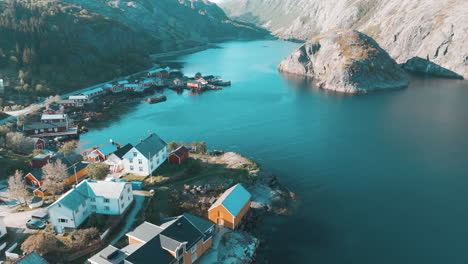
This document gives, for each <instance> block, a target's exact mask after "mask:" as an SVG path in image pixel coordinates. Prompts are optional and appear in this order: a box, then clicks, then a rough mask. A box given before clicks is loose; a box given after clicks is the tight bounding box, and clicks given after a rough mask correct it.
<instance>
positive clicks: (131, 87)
mask: <svg viewBox="0 0 468 264" xmlns="http://www.w3.org/2000/svg"><path fill="white" fill-rule="evenodd" d="M139 87H140V85H138V84H136V83H129V84H125V85H124V90H125V91H136V90H138V88H139Z"/></svg>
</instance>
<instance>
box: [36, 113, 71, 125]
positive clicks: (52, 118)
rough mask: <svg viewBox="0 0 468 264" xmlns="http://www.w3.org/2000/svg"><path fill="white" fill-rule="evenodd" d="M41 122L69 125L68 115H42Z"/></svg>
mask: <svg viewBox="0 0 468 264" xmlns="http://www.w3.org/2000/svg"><path fill="white" fill-rule="evenodd" d="M41 122H42V123H61V122H67V123H68V115H67V114H42V116H41Z"/></svg>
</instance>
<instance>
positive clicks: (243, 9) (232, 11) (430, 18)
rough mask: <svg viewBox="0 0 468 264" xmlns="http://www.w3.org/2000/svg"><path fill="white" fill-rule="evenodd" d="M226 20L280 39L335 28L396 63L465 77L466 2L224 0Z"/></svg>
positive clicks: (467, 68) (467, 72)
mask: <svg viewBox="0 0 468 264" xmlns="http://www.w3.org/2000/svg"><path fill="white" fill-rule="evenodd" d="M220 5H221V7H222V8H223V9H224V11H225V12H226V13H227V14H228V15H229V16H230V17H231V18H235V19H238V20H242V21H245V22H251V23H255V24H256V25H259V26H262V27H264V28H266V29H268V30H270V31H271V32H272V33H273V34H275V35H276V36H278V37H280V38H283V39H292V38H294V39H299V40H303V41H305V40H308V39H310V38H311V37H314V36H316V35H317V34H321V33H323V32H327V31H329V30H332V29H335V28H345V29H355V30H358V31H361V32H364V33H365V34H367V35H368V36H370V37H372V38H374V39H375V40H376V41H377V42H378V43H379V44H380V45H381V46H382V48H384V49H385V50H386V51H387V52H388V53H389V54H390V56H391V57H392V58H394V59H395V60H396V61H397V62H398V63H404V62H406V61H407V60H409V59H411V58H413V57H416V56H419V57H422V58H426V57H427V56H428V57H429V59H430V60H431V61H432V62H434V63H435V64H438V65H440V66H442V67H444V68H446V69H449V70H451V71H454V72H456V73H458V74H460V75H462V76H464V77H465V78H468V49H467V43H468V34H467V32H468V12H467V10H468V1H466V0H424V1H414V0H394V1H386V0H356V1H348V0H226V1H224V2H221V4H220Z"/></svg>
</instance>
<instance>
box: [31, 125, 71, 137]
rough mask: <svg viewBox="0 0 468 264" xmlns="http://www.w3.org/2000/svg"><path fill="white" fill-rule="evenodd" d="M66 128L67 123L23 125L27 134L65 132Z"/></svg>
mask: <svg viewBox="0 0 468 264" xmlns="http://www.w3.org/2000/svg"><path fill="white" fill-rule="evenodd" d="M67 130H68V123H66V122H60V123H32V124H29V125H25V126H24V127H23V131H24V133H26V134H27V135H41V134H47V133H57V132H65V131H67Z"/></svg>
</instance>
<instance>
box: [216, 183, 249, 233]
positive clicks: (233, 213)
mask: <svg viewBox="0 0 468 264" xmlns="http://www.w3.org/2000/svg"><path fill="white" fill-rule="evenodd" d="M251 198H252V195H251V194H250V193H249V192H248V191H247V190H246V189H245V188H244V186H242V184H240V183H238V184H236V185H234V186H232V187H231V188H229V189H227V190H226V191H225V192H224V193H223V194H222V195H221V197H219V199H218V200H217V201H216V202H215V203H214V204H213V205H212V206H211V207H210V209H208V219H210V221H212V222H213V223H215V224H218V225H221V226H224V227H227V228H231V229H235V228H236V227H237V226H238V225H239V223H240V222H241V220H242V218H243V217H244V215H245V214H246V213H247V211H248V210H249V208H250V203H251V200H250V199H251Z"/></svg>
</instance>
